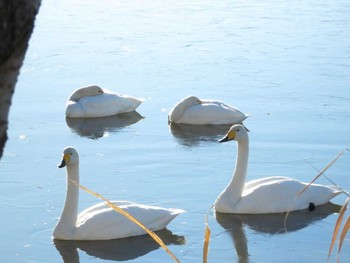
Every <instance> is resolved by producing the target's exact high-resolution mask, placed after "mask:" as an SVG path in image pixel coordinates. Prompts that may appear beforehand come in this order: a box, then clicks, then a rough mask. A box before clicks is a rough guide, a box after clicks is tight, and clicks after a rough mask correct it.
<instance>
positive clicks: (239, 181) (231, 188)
mask: <svg viewBox="0 0 350 263" xmlns="http://www.w3.org/2000/svg"><path fill="white" fill-rule="evenodd" d="M237 152H238V153H237V159H236V168H235V170H234V172H233V177H232V179H231V181H230V183H229V184H228V186H227V187H226V189H225V190H224V191H223V192H222V193H221V194H220V196H219V197H218V199H217V204H216V206H217V209H218V211H220V210H226V211H227V210H228V209H231V208H232V207H233V206H234V205H235V204H236V203H237V202H238V201H239V200H240V198H241V196H242V193H243V190H244V185H245V179H246V177H247V169H248V156H249V139H248V137H247V138H246V139H243V140H240V141H239V142H238V150H237ZM226 205H229V207H226Z"/></svg>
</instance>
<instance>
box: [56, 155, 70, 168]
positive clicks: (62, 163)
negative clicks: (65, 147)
mask: <svg viewBox="0 0 350 263" xmlns="http://www.w3.org/2000/svg"><path fill="white" fill-rule="evenodd" d="M69 161H70V155H69V154H64V155H63V159H62V162H61V164H60V165H58V168H63V167H65V166H66V165H67V164H68V163H69Z"/></svg>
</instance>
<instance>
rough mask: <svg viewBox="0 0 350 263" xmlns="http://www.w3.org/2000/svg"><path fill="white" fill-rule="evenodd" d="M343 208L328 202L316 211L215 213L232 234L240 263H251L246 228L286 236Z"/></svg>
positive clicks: (218, 220) (219, 221) (221, 223)
mask: <svg viewBox="0 0 350 263" xmlns="http://www.w3.org/2000/svg"><path fill="white" fill-rule="evenodd" d="M340 208H341V206H339V205H336V204H333V203H331V202H328V203H326V204H324V205H321V206H317V207H316V209H315V211H311V212H310V211H308V210H300V211H294V212H290V213H289V214H288V217H287V218H286V213H280V214H224V213H215V218H216V220H217V222H218V223H219V224H220V225H221V226H222V227H223V228H224V229H225V230H226V231H227V232H228V233H230V235H231V237H232V240H233V243H234V246H235V249H236V253H237V256H238V262H240V263H247V262H249V253H248V241H247V237H246V235H245V232H244V226H247V227H248V228H250V229H252V230H253V231H254V232H256V233H264V234H271V235H275V234H285V233H288V232H293V231H297V230H300V229H303V228H305V227H307V226H309V225H311V224H312V223H315V222H316V221H319V220H322V219H325V218H326V217H328V216H329V215H331V214H334V213H339V211H340Z"/></svg>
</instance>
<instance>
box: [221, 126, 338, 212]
mask: <svg viewBox="0 0 350 263" xmlns="http://www.w3.org/2000/svg"><path fill="white" fill-rule="evenodd" d="M230 140H236V141H237V142H238V155H237V160H236V168H235V171H234V173H233V178H232V180H231V182H230V183H229V185H228V186H227V187H226V189H225V190H224V191H223V192H222V193H221V194H220V195H219V196H218V198H217V199H216V201H215V210H216V211H217V212H219V213H241V214H265V213H282V212H287V211H294V210H301V209H307V208H309V209H310V210H312V209H313V208H314V206H317V205H321V204H325V203H327V202H328V201H329V200H330V199H332V198H333V197H335V196H337V195H338V194H340V193H342V192H341V191H340V190H339V189H337V188H336V187H333V186H324V185H320V184H312V185H311V186H310V187H309V188H308V189H307V190H306V191H305V192H303V193H302V194H301V195H300V196H298V197H297V195H298V193H299V192H300V191H301V190H302V189H303V188H304V186H306V185H307V183H304V182H300V181H297V180H295V179H292V178H288V177H281V176H273V177H266V178H262V179H257V180H253V181H250V182H247V183H245V179H246V176H247V168H248V155H249V139H248V133H247V131H246V129H245V127H244V126H242V125H239V124H236V125H233V126H232V127H231V129H230V130H229V131H228V133H227V135H226V136H225V137H224V138H223V139H221V140H220V142H226V141H230Z"/></svg>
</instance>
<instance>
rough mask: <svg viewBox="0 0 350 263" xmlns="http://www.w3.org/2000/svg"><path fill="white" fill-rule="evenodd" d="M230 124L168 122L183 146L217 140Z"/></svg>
mask: <svg viewBox="0 0 350 263" xmlns="http://www.w3.org/2000/svg"><path fill="white" fill-rule="evenodd" d="M231 126H232V125H230V124H228V125H192V124H180V123H170V124H169V127H170V131H171V133H172V134H173V136H174V137H175V138H176V139H177V141H178V143H179V144H181V145H184V146H189V147H192V146H198V145H199V144H200V143H201V142H218V140H219V139H221V138H222V137H223V136H224V135H225V134H226V133H227V132H228V130H229V129H230V127H231Z"/></svg>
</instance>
